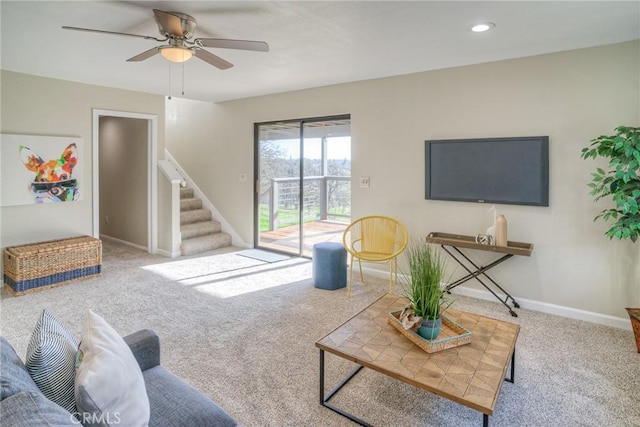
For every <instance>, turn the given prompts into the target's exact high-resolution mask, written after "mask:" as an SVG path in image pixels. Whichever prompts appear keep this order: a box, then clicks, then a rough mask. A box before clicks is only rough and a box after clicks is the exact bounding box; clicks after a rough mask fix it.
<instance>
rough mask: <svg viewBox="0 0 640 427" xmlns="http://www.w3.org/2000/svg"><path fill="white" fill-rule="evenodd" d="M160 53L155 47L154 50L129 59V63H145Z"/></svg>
mask: <svg viewBox="0 0 640 427" xmlns="http://www.w3.org/2000/svg"><path fill="white" fill-rule="evenodd" d="M158 53H160V48H158V47H154V48H152V49H149V50H145V51H144V52H142V53H140V54H138V55H136V56H133V57H131V58H129V59H127V62H137V61H144V60H145V59H147V58H151V57H152V56H153V55H157V54H158Z"/></svg>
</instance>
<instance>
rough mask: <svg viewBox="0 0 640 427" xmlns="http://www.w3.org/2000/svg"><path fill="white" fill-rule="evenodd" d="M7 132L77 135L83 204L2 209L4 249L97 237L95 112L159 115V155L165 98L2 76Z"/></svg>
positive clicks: (0, 237)
mask: <svg viewBox="0 0 640 427" xmlns="http://www.w3.org/2000/svg"><path fill="white" fill-rule="evenodd" d="M0 84H1V86H0V90H1V92H0V94H1V106H0V108H1V110H0V112H1V116H0V117H1V119H2V121H1V124H0V131H1V132H2V133H13V134H29V135H50V136H75V137H80V138H82V139H83V142H84V144H83V147H82V153H81V156H82V157H81V159H80V161H82V162H84V167H83V172H82V177H78V178H79V179H81V180H82V181H81V182H82V191H83V196H82V200H80V201H78V202H74V203H62V204H50V205H38V206H11V207H2V208H1V209H0V216H1V219H0V227H1V228H0V246H1V247H6V246H11V245H16V244H22V243H31V242H37V241H42V240H49V239H57V238H65V237H70V236H76V235H81V234H88V235H91V234H93V229H92V220H93V208H92V202H91V201H92V196H93V191H92V188H91V182H92V174H93V169H92V167H91V163H92V155H93V151H92V120H93V118H92V114H93V113H92V110H93V109H104V110H114V111H127V112H135V113H144V114H153V115H157V116H158V126H159V128H160V131H159V132H158V153H163V152H164V132H163V131H162V130H163V129H164V108H165V107H164V97H162V96H159V95H150V94H145V93H140V92H132V91H125V90H118V89H113V88H106V87H101V86H91V85H85V84H80V83H72V82H67V81H62V80H54V79H47V78H42V77H36V76H30V75H25V74H19V73H13V72H8V71H2V72H0Z"/></svg>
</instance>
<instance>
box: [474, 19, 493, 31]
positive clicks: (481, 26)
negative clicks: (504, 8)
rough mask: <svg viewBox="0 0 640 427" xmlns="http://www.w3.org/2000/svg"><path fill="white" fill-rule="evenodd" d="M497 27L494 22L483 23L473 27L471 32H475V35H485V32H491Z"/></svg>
mask: <svg viewBox="0 0 640 427" xmlns="http://www.w3.org/2000/svg"><path fill="white" fill-rule="evenodd" d="M495 26H496V24H494V23H493V22H482V23H480V24H476V25H474V26H473V27H471V31H473V32H474V33H484V32H485V31H489V30H490V29H492V28H494V27H495Z"/></svg>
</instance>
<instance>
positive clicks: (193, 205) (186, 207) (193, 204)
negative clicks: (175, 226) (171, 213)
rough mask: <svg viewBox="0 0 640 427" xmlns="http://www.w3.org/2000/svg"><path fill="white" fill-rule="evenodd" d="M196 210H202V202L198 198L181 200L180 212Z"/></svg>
mask: <svg viewBox="0 0 640 427" xmlns="http://www.w3.org/2000/svg"><path fill="white" fill-rule="evenodd" d="M196 209H202V200H201V199H198V198H196V197H191V198H188V199H180V211H181V212H184V211H193V210H196Z"/></svg>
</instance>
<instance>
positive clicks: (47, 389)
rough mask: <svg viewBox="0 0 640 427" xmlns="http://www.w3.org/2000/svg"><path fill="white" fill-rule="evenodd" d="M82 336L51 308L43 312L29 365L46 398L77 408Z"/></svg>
mask: <svg viewBox="0 0 640 427" xmlns="http://www.w3.org/2000/svg"><path fill="white" fill-rule="evenodd" d="M77 351H78V339H77V338H76V337H75V336H74V335H73V333H72V332H71V331H70V330H68V329H67V328H66V327H65V326H64V325H63V324H62V323H60V322H59V321H58V319H56V318H55V317H54V316H53V315H52V314H51V313H50V312H49V311H47V310H46V309H45V310H42V314H41V315H40V318H39V319H38V322H37V323H36V327H35V329H34V330H33V333H32V334H31V339H30V340H29V345H28V346H27V355H26V362H25V366H26V367H27V370H28V371H29V374H31V378H33V381H34V382H35V383H36V384H37V386H38V388H39V389H40V391H41V392H42V394H44V396H45V397H46V398H48V399H49V400H51V401H53V402H55V403H57V404H58V405H60V406H62V407H63V408H64V409H66V410H67V411H69V412H71V413H74V412H76V399H75V396H74V380H75V359H76V353H77Z"/></svg>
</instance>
